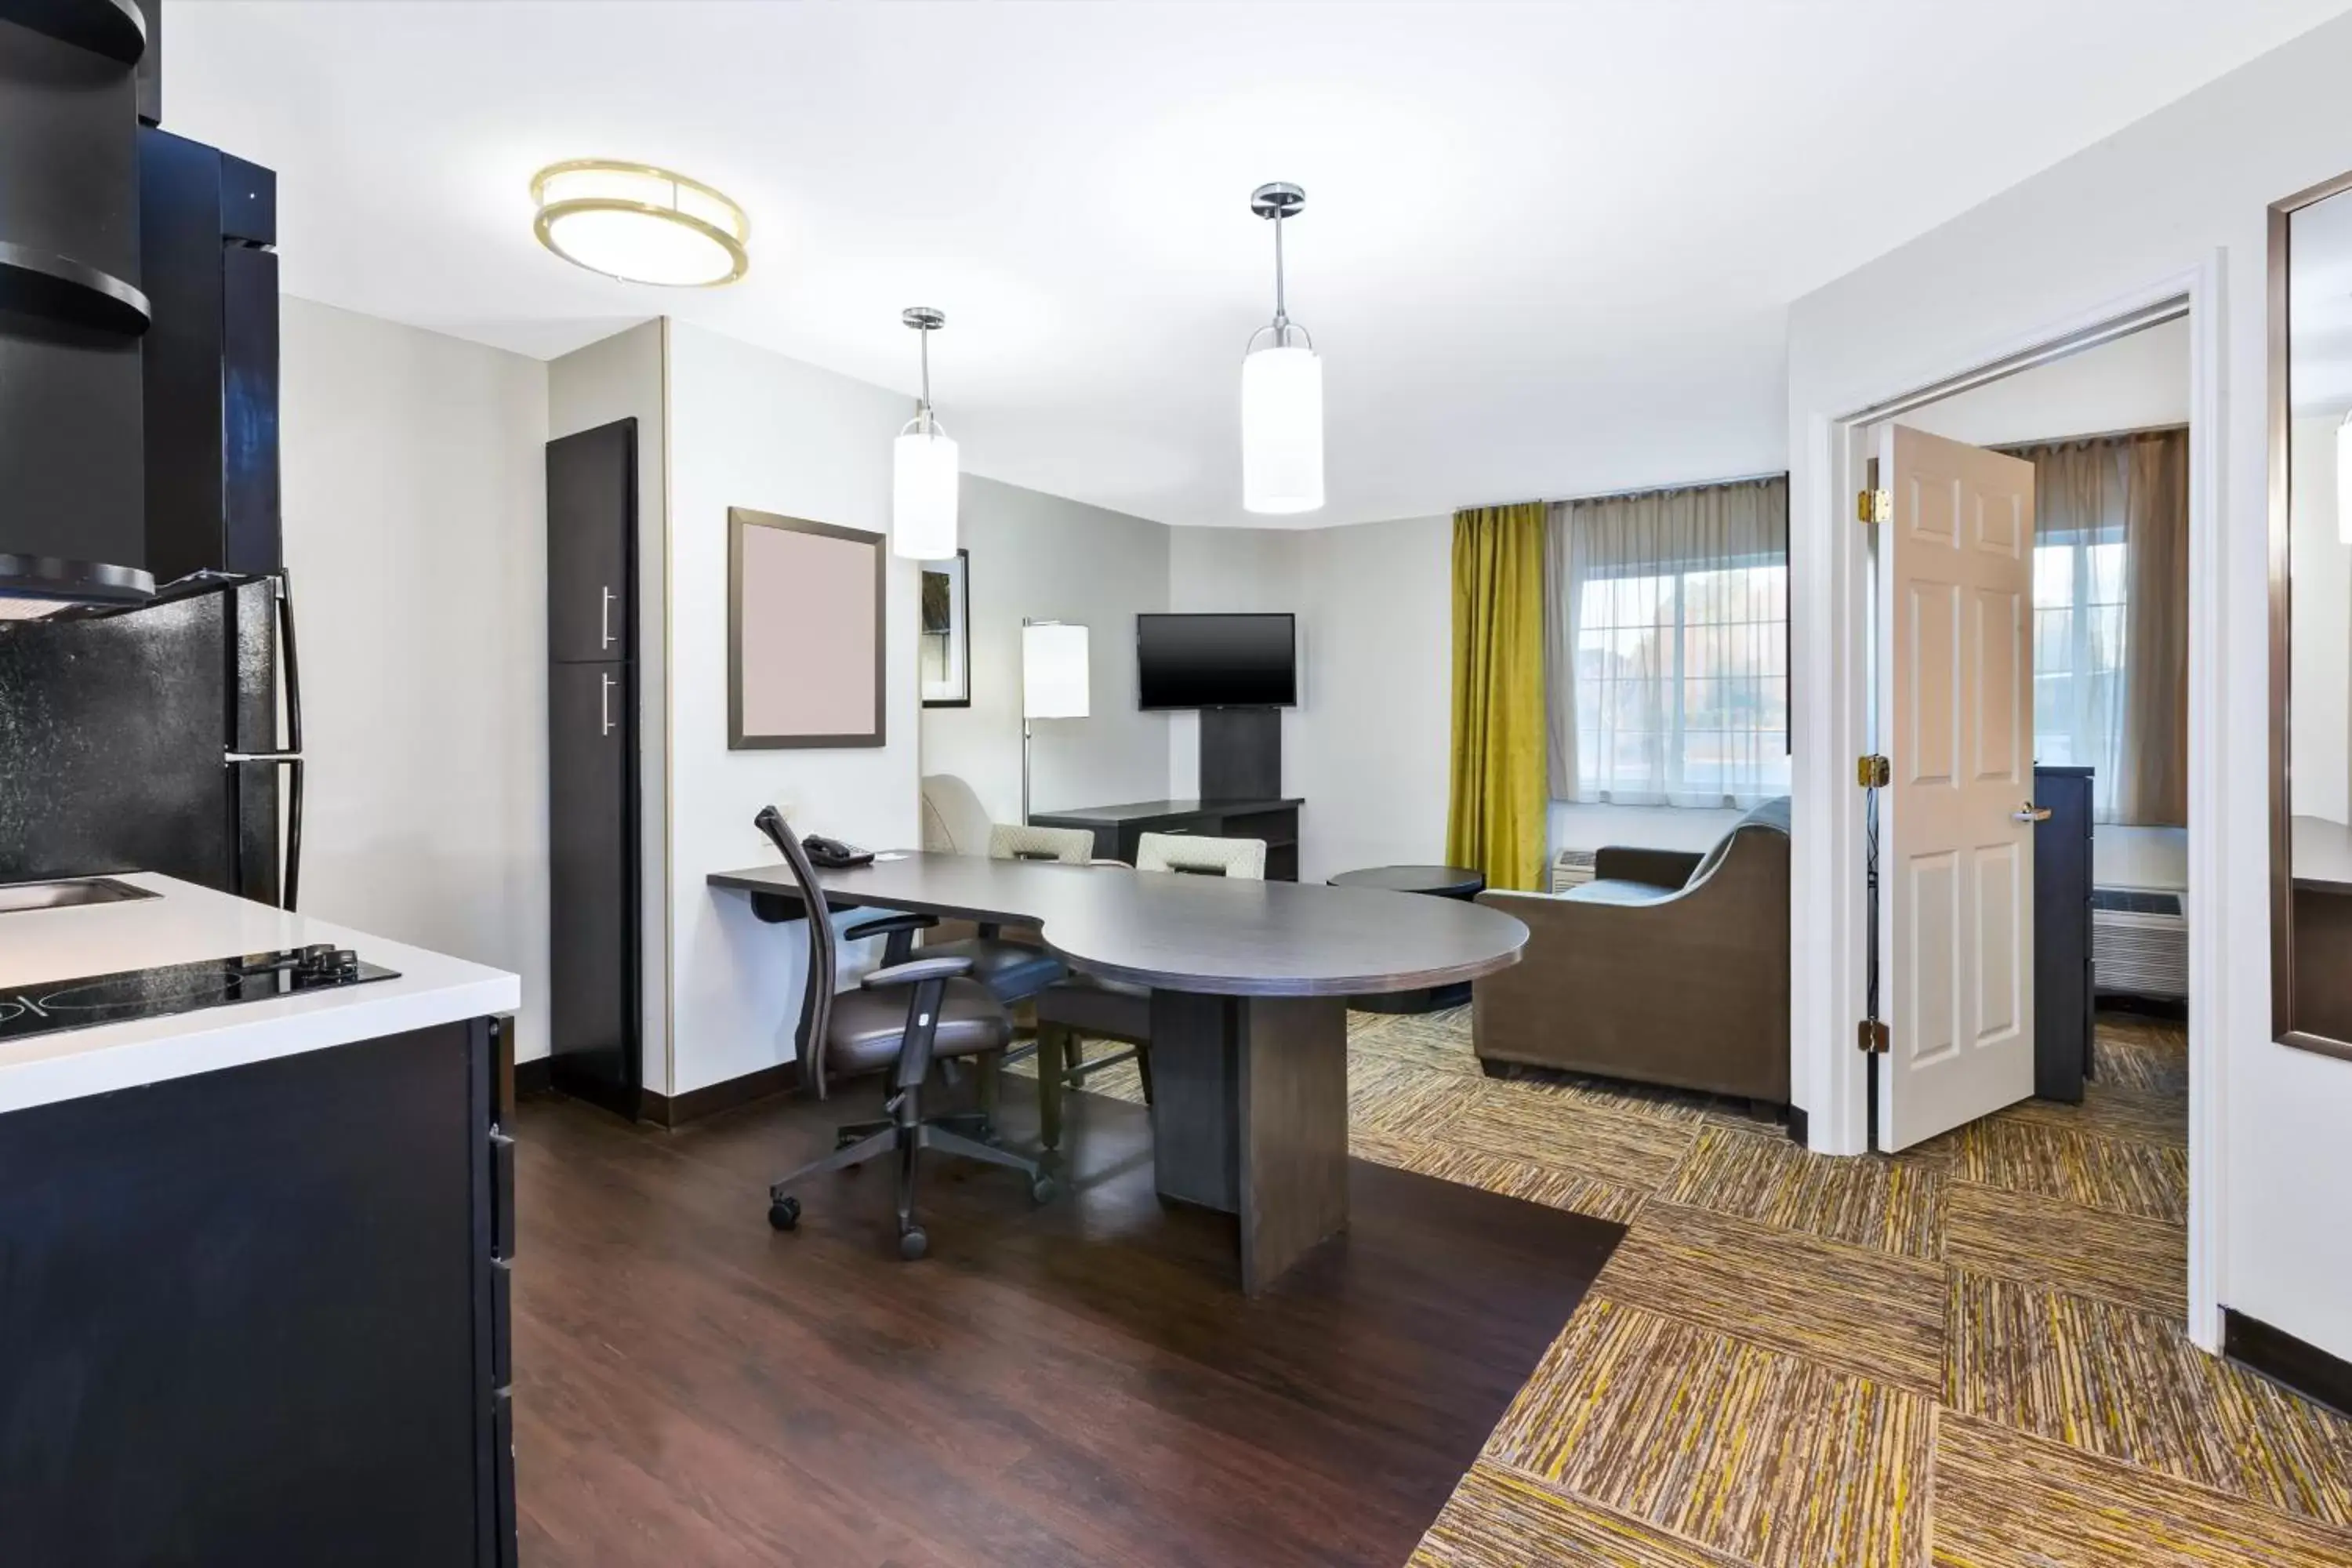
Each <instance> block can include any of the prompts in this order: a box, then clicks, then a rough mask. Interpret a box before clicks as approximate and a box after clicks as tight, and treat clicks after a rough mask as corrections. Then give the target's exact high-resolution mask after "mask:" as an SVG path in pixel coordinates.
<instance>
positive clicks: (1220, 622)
mask: <svg viewBox="0 0 2352 1568" xmlns="http://www.w3.org/2000/svg"><path fill="white" fill-rule="evenodd" d="M1135 666H1136V674H1137V677H1138V685H1139V687H1140V688H1141V706H1143V707H1145V708H1288V707H1292V706H1294V705H1295V704H1297V701H1298V658H1297V617H1295V616H1289V615H1232V616H1154V615H1144V616H1136V617H1135Z"/></svg>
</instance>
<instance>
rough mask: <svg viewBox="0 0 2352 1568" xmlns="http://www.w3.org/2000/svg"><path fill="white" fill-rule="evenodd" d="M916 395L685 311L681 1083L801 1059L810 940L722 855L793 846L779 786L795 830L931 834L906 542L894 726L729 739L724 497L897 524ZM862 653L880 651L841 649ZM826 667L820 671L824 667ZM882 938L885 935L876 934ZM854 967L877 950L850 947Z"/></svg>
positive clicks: (675, 959) (842, 519) (674, 662)
mask: <svg viewBox="0 0 2352 1568" xmlns="http://www.w3.org/2000/svg"><path fill="white" fill-rule="evenodd" d="M908 413H909V408H908V400H907V399H906V398H904V397H902V396H900V395H898V394H896V393H893V392H887V391H885V390H883V389H882V388H880V387H877V386H869V385H867V384H865V383H863V382H857V381H852V380H850V379H848V378H847V377H845V376H840V375H835V374H832V373H831V372H829V371H822V370H818V369H816V368H815V367H814V366H812V365H807V364H803V363H800V362H798V361H796V360H789V359H785V358H784V357H782V355H780V354H774V353H768V352H766V351H765V350H762V349H755V348H752V347H751V346H749V345H747V344H744V343H740V342H735V341H734V340H732V339H730V338H724V337H720V336H719V335H718V334H717V333H715V332H710V331H703V330H702V329H700V328H697V327H689V326H686V325H683V324H680V323H677V322H672V323H671V324H670V328H669V527H670V542H669V550H670V554H669V564H670V579H669V591H670V641H669V655H670V662H669V713H670V778H669V799H670V812H671V816H670V824H671V856H672V859H671V867H670V877H671V892H670V898H671V904H672V910H673V918H674V921H675V933H674V938H673V943H672V952H671V972H672V984H673V987H674V995H673V1003H672V1012H671V1030H672V1047H671V1065H670V1075H669V1081H670V1088H669V1089H668V1092H669V1093H671V1094H673V1095H679V1094H685V1093H688V1092H689V1091H691V1090H693V1089H699V1088H702V1087H703V1086H705V1085H707V1084H712V1083H717V1082H719V1081H721V1080H723V1079H731V1078H739V1077H741V1076H742V1075H743V1074H745V1073H749V1072H753V1071H756V1070H758V1069H760V1068H765V1067H770V1066H773V1065H775V1064H777V1063H780V1062H785V1061H789V1060H791V1059H792V1056H793V1025H794V1024H795V1022H796V1021H797V1019H798V1016H799V1007H800V987H801V984H802V981H803V974H804V972H805V969H806V964H807V950H806V946H805V943H804V941H803V938H802V936H801V933H800V931H799V928H797V927H795V926H792V925H780V926H770V925H762V924H761V923H760V921H757V920H755V919H753V918H752V915H751V906H750V901H749V900H746V899H744V898H743V897H741V896H740V895H739V894H734V893H726V892H719V891H716V890H714V889H710V888H709V887H708V886H706V885H705V883H704V880H703V879H704V878H705V877H707V876H708V875H709V873H710V872H712V871H718V870H724V869H727V868H730V867H737V866H746V865H757V864H761V863H772V862H776V861H778V860H780V858H781V857H779V856H778V855H777V853H776V851H775V849H774V847H772V846H771V845H770V844H769V843H768V841H767V840H766V839H765V838H763V837H761V835H760V833H759V831H758V830H757V829H756V828H754V827H753V826H751V818H752V816H753V815H754V814H755V813H757V812H758V811H759V809H760V807H761V806H762V805H769V804H771V803H773V804H774V805H778V806H780V807H782V809H783V810H784V812H785V814H786V815H787V816H788V817H789V818H790V819H791V821H792V825H793V829H794V831H796V832H799V833H803V834H806V833H824V834H829V835H832V836H834V837H841V838H847V839H851V840H853V841H855V842H857V843H862V844H871V845H876V846H885V845H911V844H914V843H917V842H919V834H920V822H919V811H918V808H917V800H918V795H917V779H918V773H919V769H918V765H917V751H918V746H919V740H918V725H919V718H918V713H919V710H918V707H917V702H916V693H915V651H916V650H915V637H914V633H913V629H912V628H913V626H914V625H915V615H916V604H915V596H916V592H917V584H916V575H917V574H916V568H915V564H914V563H912V562H909V561H901V560H899V559H898V557H896V556H892V557H890V558H889V567H888V572H889V586H888V593H887V648H888V656H887V663H886V676H885V680H886V686H887V713H886V718H885V729H886V736H887V744H886V745H882V746H877V747H863V748H843V749H839V750H825V751H747V752H730V751H729V750H728V749H727V510H728V508H730V507H750V508H752V509H754V510H760V511H768V512H777V513H781V514H782V515H784V516H787V517H802V518H810V519H814V520H816V521H822V522H830V523H836V524H839V525H841V526H843V527H846V528H856V529H865V530H869V531H873V532H874V533H876V534H877V535H878V534H883V533H886V532H887V530H888V527H889V521H890V443H891V440H892V438H893V437H896V436H897V434H898V427H899V426H901V425H903V424H905V423H906V421H907V418H908ZM839 658H840V659H841V660H842V661H843V662H844V664H845V665H847V664H864V663H866V662H869V661H870V660H871V659H872V658H873V652H872V650H871V649H870V648H865V647H856V648H843V649H841V650H840V652H839ZM827 675H828V670H827V668H811V669H810V670H809V671H808V672H807V678H808V679H812V680H823V679H827ZM859 945H861V946H870V945H872V944H859ZM843 956H844V963H845V968H846V967H849V966H850V965H851V964H853V963H860V962H868V961H870V955H867V954H862V953H845V954H844V955H843Z"/></svg>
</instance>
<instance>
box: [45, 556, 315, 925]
mask: <svg viewBox="0 0 2352 1568" xmlns="http://www.w3.org/2000/svg"><path fill="white" fill-rule="evenodd" d="M293 626H294V619H293V602H292V600H291V598H290V596H289V593H288V590H287V584H286V578H285V576H284V575H283V574H268V575H265V576H259V577H223V578H220V579H218V580H215V581H199V582H195V583H190V584H179V585H177V586H175V587H174V588H173V589H170V590H167V591H166V593H165V595H163V596H159V598H158V599H157V600H156V601H155V602H152V603H150V604H147V605H142V606H140V607H138V608H135V609H128V610H119V611H115V612H113V613H111V614H107V615H102V616H93V617H89V618H84V619H71V620H64V619H51V620H29V621H6V620H0V882H14V881H23V880H30V879H39V878H47V877H79V876H90V875H96V874H99V873H101V872H109V871H160V872H162V873H163V874H164V875H166V876H172V877H178V878H182V879H185V880H187V881H191V882H196V883H200V884H202V885H203V886H205V887H207V888H215V889H219V890H220V891H222V892H225V893H234V894H236V895H237V896H239V897H241V898H247V899H254V900H259V901H261V902H263V903H270V904H278V905H282V906H283V907H285V908H288V909H291V908H293V907H294V900H295V897H296V895H297V893H298V891H299V884H300V878H301V833H302V763H301V683H300V677H299V664H298V663H297V661H296V658H295V648H294V641H293ZM281 845H282V847H281Z"/></svg>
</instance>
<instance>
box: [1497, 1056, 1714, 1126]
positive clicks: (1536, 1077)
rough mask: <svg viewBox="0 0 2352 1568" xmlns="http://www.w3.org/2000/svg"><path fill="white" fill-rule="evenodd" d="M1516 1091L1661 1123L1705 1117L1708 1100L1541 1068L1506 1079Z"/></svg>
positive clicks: (1646, 1085) (1668, 1090)
mask: <svg viewBox="0 0 2352 1568" xmlns="http://www.w3.org/2000/svg"><path fill="white" fill-rule="evenodd" d="M1509 1081H1510V1083H1511V1085H1512V1086H1513V1087H1514V1088H1516V1089H1526V1090H1528V1091H1529V1092H1531V1093H1535V1094H1543V1095H1552V1096H1556V1097H1558V1098H1559V1099H1563V1100H1574V1101H1576V1102H1577V1103H1578V1104H1580V1105H1593V1106H1598V1107H1600V1108H1601V1110H1622V1111H1626V1112H1629V1113H1631V1114H1633V1115H1635V1116H1647V1117H1651V1118H1654V1120H1656V1121H1698V1120H1699V1119H1700V1118H1701V1117H1703V1116H1705V1115H1706V1114H1707V1111H1708V1109H1709V1101H1708V1097H1707V1096H1706V1095H1694V1094H1684V1093H1681V1092H1680V1091H1678V1090H1675V1089H1655V1088H1653V1087H1651V1086H1650V1085H1648V1084H1640V1083H1627V1082H1625V1081H1624V1080H1622V1079H1609V1078H1595V1077H1593V1076H1591V1074H1587V1073H1570V1072H1554V1071H1551V1070H1549V1068H1517V1069H1516V1070H1515V1072H1514V1074H1513V1076H1512V1077H1511V1079H1509Z"/></svg>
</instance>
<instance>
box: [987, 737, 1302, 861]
mask: <svg viewBox="0 0 2352 1568" xmlns="http://www.w3.org/2000/svg"><path fill="white" fill-rule="evenodd" d="M1234 711H1237V712H1244V711H1247V712H1255V711H1265V712H1272V711H1274V710H1272V709H1265V710H1255V709H1251V710H1241V709H1237V710H1234ZM1202 717H1203V718H1205V717H1207V715H1206V714H1203V715H1202ZM1305 804H1306V802H1304V801H1302V800H1299V799H1297V798H1296V797H1290V798H1285V797H1282V796H1279V795H1262V796H1258V797H1255V798H1253V799H1243V800H1139V801H1136V802H1133V803H1132V804H1130V805H1087V806H1079V807H1076V808H1075V809H1073V810H1069V811H1041V812H1038V813H1037V814H1035V815H1034V816H1031V817H1030V818H1029V820H1030V821H1032V822H1034V823H1035V824H1036V825H1037V826H1040V827H1083V828H1085V829H1086V830H1087V832H1089V833H1091V834H1093V835H1094V836H1095V853H1096V854H1097V856H1099V857H1101V858H1104V859H1107V860H1124V861H1126V862H1127V863H1128V864H1129V865H1130V866H1132V865H1134V864H1135V851H1136V844H1137V841H1138V840H1139V839H1140V838H1142V837H1143V836H1144V835H1145V834H1147V833H1196V834H1199V835H1201V836H1202V837H1210V838H1263V839H1265V875H1266V879H1267V880H1269V881H1276V882H1295V881H1297V880H1298V808H1299V807H1300V806H1301V805H1305Z"/></svg>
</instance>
